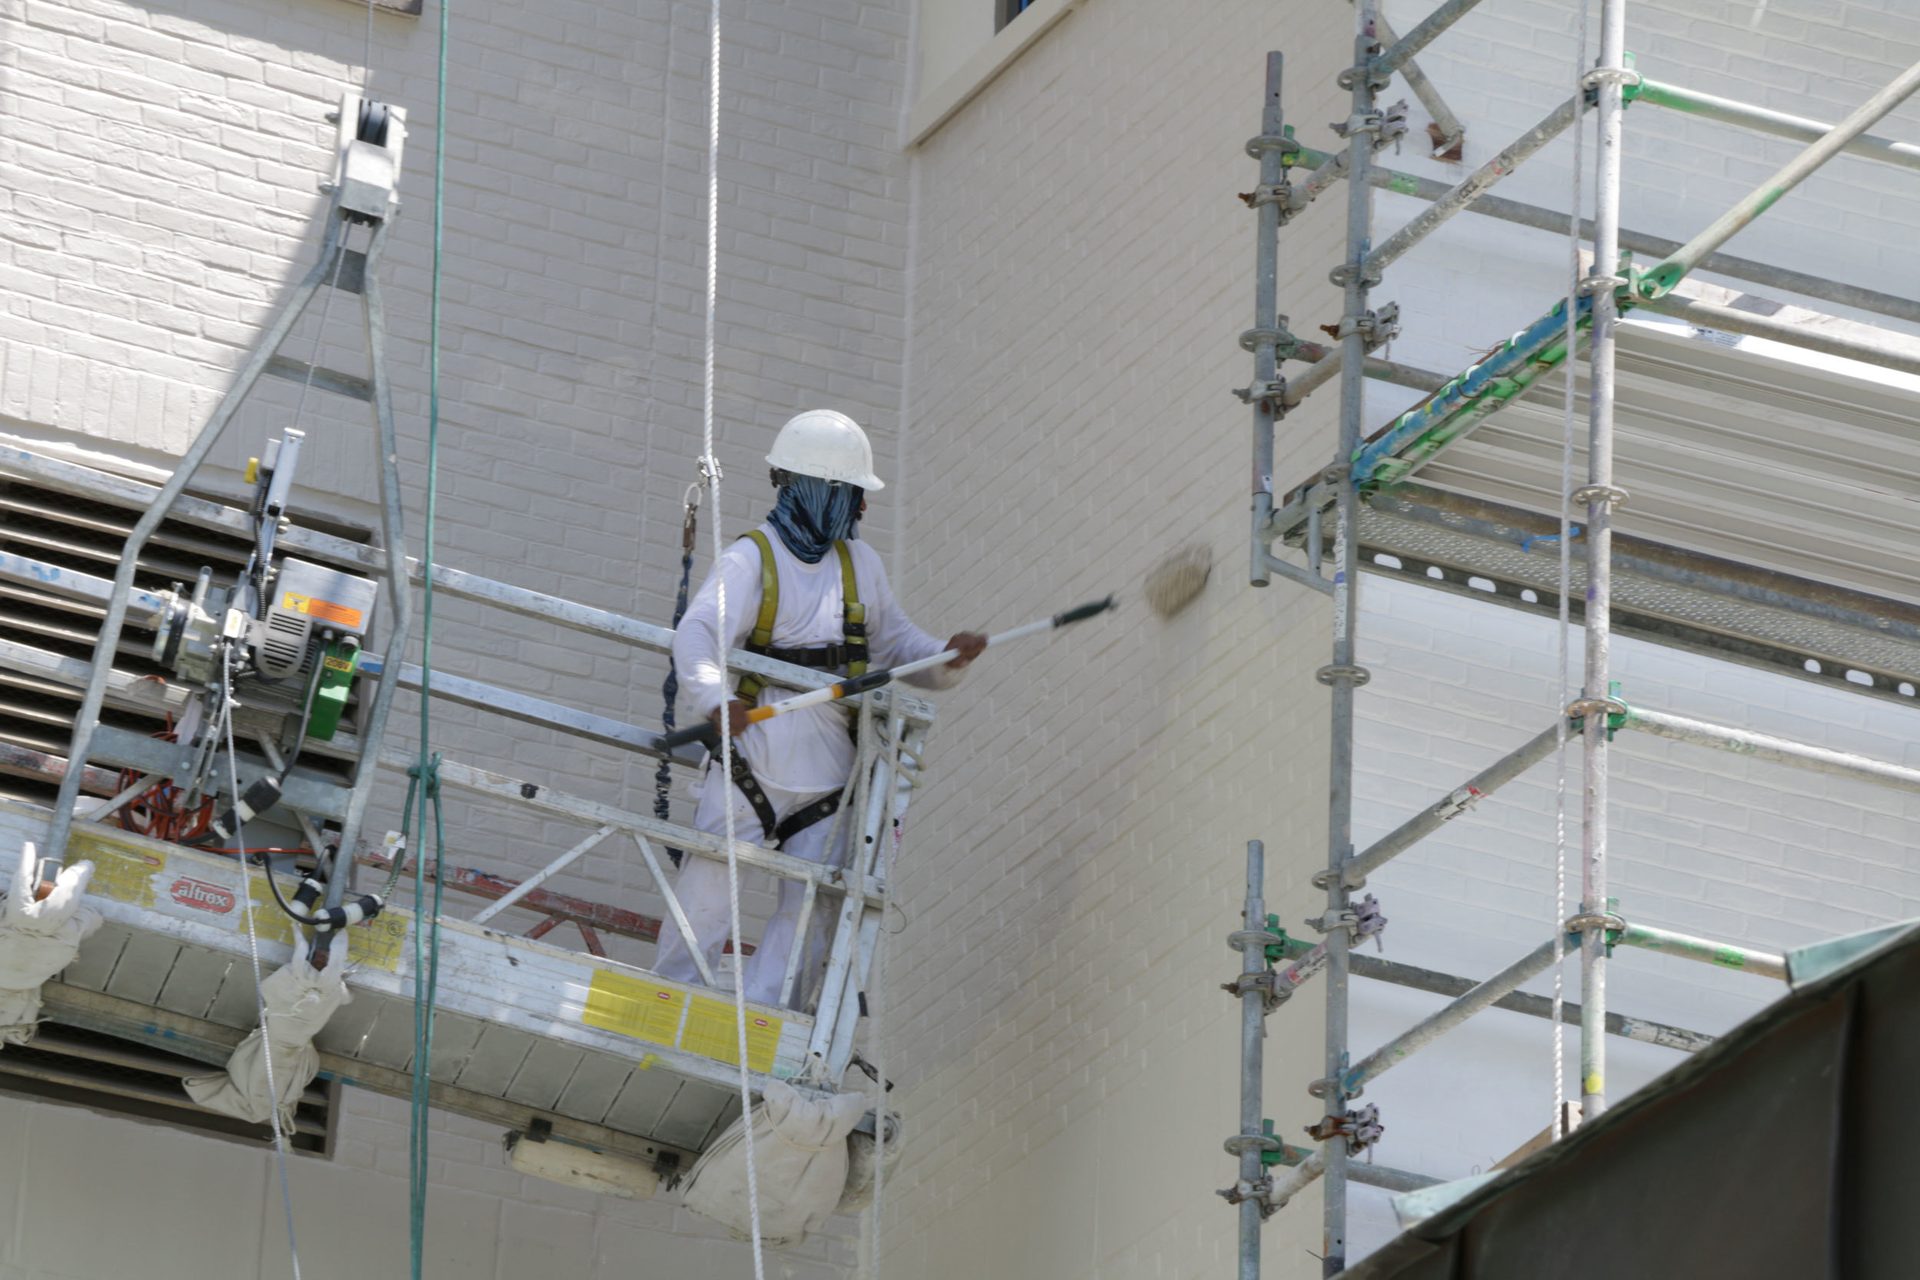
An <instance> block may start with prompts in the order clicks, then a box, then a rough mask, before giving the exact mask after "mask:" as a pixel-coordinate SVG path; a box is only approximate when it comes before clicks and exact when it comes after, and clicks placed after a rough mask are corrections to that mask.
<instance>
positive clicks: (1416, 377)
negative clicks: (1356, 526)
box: [1267, 351, 1447, 524]
mask: <svg viewBox="0 0 1920 1280" xmlns="http://www.w3.org/2000/svg"><path fill="white" fill-rule="evenodd" d="M1366 374H1367V376H1368V377H1369V378H1372V379H1373V380H1374V381H1375V382H1391V383H1392V384H1393V385H1394V386H1396V387H1410V388H1412V389H1413V390H1415V391H1428V392H1432V391H1438V390H1439V389H1440V388H1441V387H1444V386H1445V385H1447V375H1446V374H1444V373H1438V372H1435V371H1434V370H1432V369H1422V368H1419V367H1418V366H1416V365H1410V364H1402V363H1401V362H1400V361H1398V360H1382V359H1381V358H1380V357H1378V356H1368V357H1367V366H1366ZM1338 376H1340V353H1339V352H1338V351H1334V352H1332V353H1331V354H1329V355H1326V356H1323V357H1321V358H1320V359H1318V360H1315V361H1314V362H1313V363H1311V364H1309V365H1308V366H1307V370H1306V372H1305V373H1302V374H1301V375H1299V376H1298V377H1295V378H1289V379H1287V392H1286V395H1285V396H1284V397H1282V399H1283V402H1284V403H1285V404H1286V406H1287V408H1289V409H1298V408H1299V407H1300V405H1301V403H1302V402H1303V401H1304V400H1306V398H1307V397H1308V396H1310V395H1312V394H1313V393H1314V392H1315V391H1317V390H1319V389H1320V388H1321V387H1323V386H1325V385H1326V384H1327V383H1329V382H1331V381H1333V380H1334V379H1335V378H1337V377H1338ZM1267 503H1268V506H1269V508H1271V506H1272V503H1273V494H1272V493H1271V492H1269V493H1268V494H1267ZM1268 523H1269V524H1271V523H1272V517H1271V516H1269V517H1268Z"/></svg>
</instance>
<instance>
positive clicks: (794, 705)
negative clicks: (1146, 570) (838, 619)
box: [659, 596, 1114, 751]
mask: <svg viewBox="0 0 1920 1280" xmlns="http://www.w3.org/2000/svg"><path fill="white" fill-rule="evenodd" d="M1113 605H1114V601H1113V597H1112V596H1108V597H1107V598H1106V599H1104V600H1095V601H1092V602H1091V603H1088V604H1083V605H1077V606H1075V607H1074V608H1071V609H1068V610H1067V611H1066V612H1064V613H1056V614H1054V615H1053V616H1052V617H1049V618H1039V619H1036V620H1035V621H1033V622H1028V623H1023V624H1022V625H1020V626H1017V627H1012V628H1009V629H1008V630H1006V631H1002V632H1000V633H999V634H998V635H992V636H988V637H987V643H986V647H987V648H989V649H991V648H992V647H993V646H994V645H997V644H1006V643H1007V642H1009V641H1012V640H1024V639H1025V638H1026V637H1028V636H1032V635H1038V634H1040V633H1041V632H1043V631H1052V630H1054V629H1056V628H1058V627H1064V626H1068V625H1071V624H1072V623H1075V622H1079V621H1082V620H1083V619H1086V618H1091V617H1094V616H1095V615H1096V614H1102V613H1105V612H1106V611H1107V610H1109V609H1111V608H1113ZM959 656H960V651H959V650H958V649H943V650H941V651H940V652H939V653H936V654H934V655H932V656H931V657H926V658H916V659H914V660H913V661H912V662H903V663H901V664H900V665H898V666H894V667H884V668H882V669H881V670H879V671H869V672H867V673H866V674H865V675H859V676H852V677H850V678H848V679H846V680H842V681H840V682H839V683H838V684H830V685H828V686H827V687H826V688H824V689H809V690H807V691H806V692H805V693H800V694H795V695H794V696H793V697H791V698H785V699H782V700H781V701H779V702H771V703H768V704H767V705H766V706H764V707H754V708H752V709H751V710H749V711H748V712H747V723H749V724H759V723H760V722H761V721H762V720H771V719H773V718H774V717H775V716H783V715H786V714H787V713H788V712H789V711H799V710H801V709H802V708H804V707H817V706H820V705H822V704H823V703H828V702H838V701H839V700H840V699H842V698H851V697H852V696H854V695H855V694H857V693H866V692H868V691H869V690H872V689H878V688H880V687H881V686H882V685H888V684H892V683H893V682H894V681H895V680H898V679H901V678H902V677H904V676H910V675H913V674H915V673H916V672H920V671H926V670H928V669H930V668H932V667H938V666H941V665H943V664H945V663H949V662H952V661H953V660H954V659H955V658H957V657H959ZM713 733H714V728H713V725H712V724H711V723H709V722H707V721H702V722H701V723H699V724H694V725H688V726H687V727H686V728H684V729H675V730H674V731H673V732H672V733H668V734H662V735H661V737H660V740H659V745H660V749H661V750H662V751H671V750H673V748H675V747H679V746H684V745H685V744H687V743H689V742H701V741H706V740H708V739H710V738H712V736H713Z"/></svg>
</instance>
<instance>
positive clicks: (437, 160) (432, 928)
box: [401, 0, 451, 1280]
mask: <svg viewBox="0 0 1920 1280" xmlns="http://www.w3.org/2000/svg"><path fill="white" fill-rule="evenodd" d="M450 5H451V0H440V55H439V79H438V83H437V85H436V89H435V95H436V96H435V104H434V117H433V279H432V301H431V305H430V307H429V310H428V318H427V514H426V529H425V533H424V535H423V543H422V546H423V550H422V551H421V564H422V565H423V566H424V567H425V569H426V572H425V573H424V574H423V575H422V584H421V601H422V604H421V627H420V762H419V764H417V765H415V766H414V767H413V768H412V769H410V770H408V775H409V776H410V777H411V778H412V782H411V784H410V785H409V788H408V796H407V801H408V813H407V815H406V816H404V817H403V818H402V819H401V823H402V827H401V830H402V834H403V836H404V834H405V832H406V830H407V828H408V826H410V825H411V819H412V816H413V802H414V801H415V799H416V798H417V799H418V801H419V806H420V807H419V810H418V815H419V819H420V823H419V831H420V844H421V846H422V847H421V848H420V849H419V850H417V851H416V852H415V854H414V859H413V913H414V925H413V1107H412V1117H411V1118H412V1122H413V1123H412V1141H411V1142H410V1144H409V1155H410V1157H411V1159H410V1173H411V1186H410V1190H411V1192H412V1222H411V1240H410V1244H411V1256H412V1265H413V1272H412V1275H413V1280H420V1268H421V1262H422V1259H423V1257H424V1254H425V1246H426V1236H427V1136H428V1133H427V1119H428V1114H429V1108H428V1103H429V1100H430V1088H431V1076H430V1075H429V1067H430V1066H431V1064H432V1061H433V1006H434V999H435V996H436V995H437V994H438V991H439V986H440V895H441V887H442V878H441V874H440V870H441V856H442V852H443V850H444V849H445V846H446V838H447V832H446V824H445V823H444V822H443V821H442V819H441V816H440V757H439V756H437V755H432V754H430V751H431V744H432V733H433V717H432V707H433V562H434V555H433V522H434V507H435V503H436V500H437V498H438V496H439V474H440V259H441V250H442V246H443V241H444V239H445V227H446V207H447V202H446V192H447V10H448V8H449V7H450ZM429 804H431V805H432V806H433V907H432V911H431V913H430V914H429V915H428V916H427V917H426V921H425V923H424V924H423V922H422V920H421V916H420V904H421V902H422V901H423V900H424V899H425V897H426V884H425V878H426V858H425V856H424V855H425V845H426V835H427V806H428V805H429ZM423 935H424V936H423ZM423 951H424V955H423V954H422V953H423Z"/></svg>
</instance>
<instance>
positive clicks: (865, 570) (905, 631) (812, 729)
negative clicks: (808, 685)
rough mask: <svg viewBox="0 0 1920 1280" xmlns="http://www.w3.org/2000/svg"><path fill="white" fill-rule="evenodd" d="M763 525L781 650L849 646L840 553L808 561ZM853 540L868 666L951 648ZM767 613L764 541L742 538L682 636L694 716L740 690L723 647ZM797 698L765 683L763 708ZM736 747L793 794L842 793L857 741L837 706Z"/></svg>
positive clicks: (932, 677)
mask: <svg viewBox="0 0 1920 1280" xmlns="http://www.w3.org/2000/svg"><path fill="white" fill-rule="evenodd" d="M760 531H761V532H762V533H764V534H765V535H766V536H767V542H768V544H769V545H771V546H772V547H773V557H774V568H775V571H776V572H777V573H778V574H779V577H780V608H779V610H778V612H777V613H776V615H775V617H774V620H773V641H772V643H773V645H774V647H776V648H781V649H812V648H818V647H820V646H822V645H830V644H839V643H841V641H842V640H843V638H844V636H845V631H844V629H843V625H842V622H843V612H844V611H843V608H842V601H841V596H842V592H841V589H840V557H839V556H838V555H836V554H835V553H834V552H832V551H828V552H827V554H826V555H825V556H823V557H821V560H820V563H818V564H808V563H806V562H805V561H804V560H801V559H800V558H799V557H797V556H795V555H794V554H793V553H792V552H791V551H789V550H787V547H786V544H785V543H783V542H781V541H780V535H779V534H778V533H777V532H775V531H774V529H773V526H771V525H767V524H762V525H761V526H760ZM847 546H848V548H849V550H851V551H852V553H853V574H854V580H855V581H856V582H857V583H858V584H859V587H860V602H861V603H862V604H864V605H866V607H867V644H868V648H869V658H868V662H869V665H870V666H872V667H874V668H879V667H891V666H897V665H899V664H900V663H903V662H913V661H915V660H917V659H920V658H926V657H931V656H932V655H934V654H936V653H939V652H940V651H941V650H943V649H945V648H946V647H947V646H946V642H945V641H943V640H937V639H935V638H934V637H933V636H931V635H929V634H927V633H926V632H925V631H922V630H921V629H920V628H919V627H917V626H915V625H914V624H913V620H912V619H911V618H908V617H907V615H906V613H905V611H903V610H902V609H901V608H900V604H899V602H898V601H896V600H895V599H894V598H893V592H892V591H891V590H890V589H889V588H888V586H887V574H886V570H885V569H884V568H883V567H882V566H881V563H880V556H879V554H878V553H877V552H875V551H874V550H873V548H872V547H870V546H868V545H867V544H866V543H864V542H859V541H854V542H849V543H848V544H847ZM722 581H724V582H725V583H726V587H727V633H728V634H727V636H726V638H725V640H724V641H723V640H722V638H721V635H720V617H719V584H720V583H721V582H722ZM759 613H760V548H759V547H757V546H756V545H755V544H754V543H753V541H752V540H751V539H749V538H741V539H739V540H738V541H736V542H735V543H734V544H733V545H732V546H731V547H729V548H727V550H726V551H725V553H723V554H722V555H721V557H720V559H719V561H718V562H717V563H716V564H715V565H714V567H713V569H712V570H711V571H710V572H709V573H708V574H707V579H706V581H705V582H703V583H701V584H700V590H699V592H698V594H696V595H695V596H694V598H693V601H692V603H690V604H689V605H688V606H687V612H686V616H685V617H684V618H682V619H681V621H680V629H679V631H678V632H677V633H676V634H675V635H674V639H673V661H674V665H675V667H676V668H677V669H678V671H679V675H680V691H681V695H682V696H683V697H684V698H685V699H686V705H687V706H688V708H689V710H691V712H692V713H693V714H694V715H696V716H698V717H700V718H701V719H703V720H704V719H706V718H707V717H709V716H711V715H712V714H713V712H714V711H715V710H716V709H717V708H718V707H720V706H721V704H723V703H725V702H726V701H727V700H728V699H729V698H730V697H732V696H733V695H732V686H731V684H730V683H728V682H725V681H723V680H722V679H721V666H720V659H721V655H722V651H723V650H724V649H737V648H739V647H740V646H741V645H743V644H745V643H746V639H747V636H748V635H749V634H751V633H752V631H753V623H754V619H755V618H757V617H758V616H759ZM961 674H962V673H961V672H960V671H957V670H955V669H953V668H951V667H947V666H939V667H934V668H932V669H931V670H928V671H923V672H918V673H916V674H915V675H912V676H909V677H907V679H908V680H910V681H911V682H912V683H914V684H917V685H921V686H923V687H925V688H930V689H944V688H948V687H950V686H952V685H953V684H955V683H956V682H957V681H958V680H959V679H960V676H961ZM736 675H737V673H736ZM791 696H792V693H791V691H790V690H786V689H781V688H777V687H775V686H772V685H769V686H767V687H766V688H764V689H762V690H761V692H760V698H759V701H760V703H761V704H763V705H764V704H766V703H769V702H778V701H780V700H781V699H782V698H786V697H791ZM734 750H735V751H738V752H740V753H741V754H742V755H743V756H745V757H746V760H747V763H748V764H749V765H751V766H753V773H754V777H756V778H758V779H759V780H760V782H761V784H762V785H763V786H770V787H780V788H783V789H785V790H788V791H794V792H803V793H805V792H818V791H833V790H837V789H838V788H840V787H842V786H844V785H845V784H846V781H847V776H848V774H849V773H851V772H852V770H853V742H852V740H851V739H850V738H849V737H848V736H847V719H846V712H845V711H843V710H842V709H841V708H840V707H838V706H836V705H833V704H828V705H824V706H818V707H807V708H805V709H803V710H800V711H795V712H790V713H788V714H786V715H782V716H775V717H774V718H773V719H771V720H763V721H761V722H760V723H759V724H756V725H754V726H752V727H751V728H749V729H748V730H747V731H746V732H745V733H743V734H741V735H740V736H739V737H738V738H735V739H734Z"/></svg>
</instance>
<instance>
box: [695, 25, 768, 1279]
mask: <svg viewBox="0 0 1920 1280" xmlns="http://www.w3.org/2000/svg"><path fill="white" fill-rule="evenodd" d="M708 13H709V26H710V28H711V37H710V44H709V47H708V53H707V59H708V73H707V299H706V301H707V331H706V363H705V365H704V367H703V369H702V372H701V380H700V391H701V401H700V442H701V458H700V468H701V470H702V471H704V472H705V473H706V477H707V490H708V495H709V496H708V509H709V512H710V514H711V523H712V526H713V563H714V565H715V566H716V568H717V567H718V566H719V564H720V557H721V556H722V555H723V554H724V553H725V551H726V545H725V543H724V541H723V540H722V538H721V535H720V524H721V518H720V459H719V458H718V457H716V456H715V455H714V452H713V353H714V346H715V342H714V332H715V324H714V318H715V314H716V312H717V310H718V303H719V283H720V274H719V263H720V0H710V4H709V6H708ZM714 586H715V588H716V591H715V595H716V599H715V601H714V612H715V614H716V618H715V621H716V623H717V624H718V630H719V632H720V683H721V687H722V688H724V687H725V686H726V680H727V648H728V644H727V638H728V636H730V635H731V634H732V633H731V632H729V631H728V630H727V580H726V578H725V576H724V575H722V574H719V573H715V574H714ZM727 706H728V704H726V703H724V702H723V703H721V706H720V716H721V721H722V723H721V725H720V734H719V737H720V777H719V783H720V785H721V786H722V787H725V788H727V790H726V791H725V792H724V794H725V796H726V802H725V803H724V804H722V805H721V806H720V810H721V813H722V815H723V818H722V821H723V823H724V825H725V828H726V830H725V835H726V838H727V916H728V927H729V929H730V930H731V933H730V934H729V936H730V937H731V938H732V939H733V942H734V946H733V1021H734V1032H735V1048H736V1049H737V1050H738V1052H739V1056H740V1128H741V1132H742V1135H743V1136H744V1138H745V1143H746V1154H747V1215H748V1217H749V1219H750V1220H751V1222H752V1240H753V1275H754V1280H766V1275H767V1264H766V1257H765V1253H766V1250H765V1246H764V1245H763V1243H762V1241H761V1238H760V1176H759V1169H758V1166H757V1164H756V1162H755V1159H754V1150H753V1081H752V1078H751V1076H750V1074H749V1072H748V1069H747V984H746V968H745V957H744V956H743V955H742V954H741V953H742V952H743V951H744V950H745V948H743V947H742V946H740V939H741V937H742V934H741V930H740V859H739V856H738V853H737V851H736V850H735V848H734V826H733V792H732V783H731V781H730V780H731V779H732V777H733V734H732V733H731V732H730V728H731V726H730V725H728V724H727V723H726V720H727V716H728V710H727ZM764 834H766V835H769V836H770V835H772V834H773V833H772V832H766V833H764Z"/></svg>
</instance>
